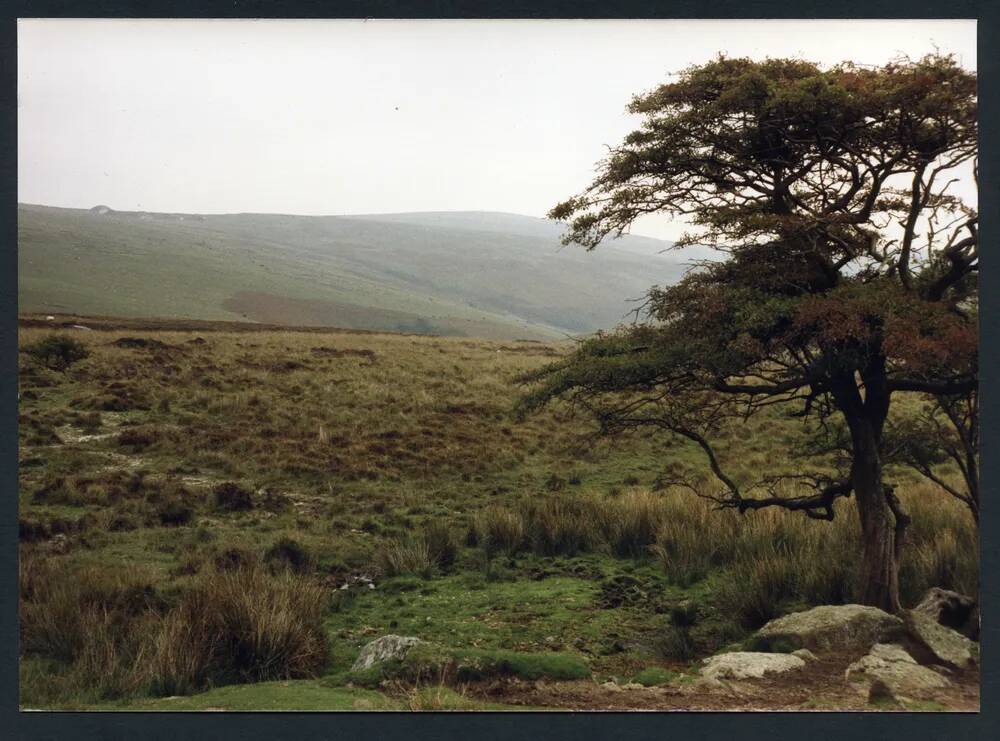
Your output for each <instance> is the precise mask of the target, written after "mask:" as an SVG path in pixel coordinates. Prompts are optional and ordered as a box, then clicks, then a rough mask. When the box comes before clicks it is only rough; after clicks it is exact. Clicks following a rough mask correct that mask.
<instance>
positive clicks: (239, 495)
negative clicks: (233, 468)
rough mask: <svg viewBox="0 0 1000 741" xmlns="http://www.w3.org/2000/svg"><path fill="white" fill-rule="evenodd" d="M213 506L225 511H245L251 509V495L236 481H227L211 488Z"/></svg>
mask: <svg viewBox="0 0 1000 741" xmlns="http://www.w3.org/2000/svg"><path fill="white" fill-rule="evenodd" d="M212 496H213V500H214V502H215V508H216V509H218V510H222V511H225V512H245V511H248V510H251V509H253V496H252V495H251V494H250V492H249V491H248V490H247V489H244V488H243V487H242V486H240V485H239V484H237V483H234V482H232V481H227V482H225V483H222V484H218V485H217V486H216V487H215V488H214V489H212Z"/></svg>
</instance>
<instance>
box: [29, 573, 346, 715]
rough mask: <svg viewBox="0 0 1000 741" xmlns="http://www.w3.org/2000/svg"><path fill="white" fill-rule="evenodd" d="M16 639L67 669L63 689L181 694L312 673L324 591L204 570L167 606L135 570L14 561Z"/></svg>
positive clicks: (318, 657) (321, 639) (318, 659)
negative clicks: (115, 572)
mask: <svg viewBox="0 0 1000 741" xmlns="http://www.w3.org/2000/svg"><path fill="white" fill-rule="evenodd" d="M19 576H20V592H21V601H20V624H21V646H22V651H23V652H24V654H25V655H27V656H31V657H37V658H39V659H43V660H49V661H53V662H56V664H57V665H61V666H64V667H66V669H65V670H64V671H61V672H59V673H60V674H61V675H62V676H63V679H62V680H61V684H62V691H63V692H64V693H65V694H66V695H67V696H70V697H74V698H80V697H90V698H92V699H114V698H119V697H127V696H137V695H144V694H152V695H174V694H186V693H190V692H193V691H197V690H199V689H204V688H205V687H208V686H212V685H220V684H228V683H240V682H255V681H265V680H270V679H294V678H300V677H310V676H315V675H316V674H317V673H318V672H319V671H320V670H321V669H322V668H323V667H324V666H325V664H326V662H327V658H328V648H327V637H326V633H325V631H324V629H323V624H322V615H323V611H324V608H325V605H326V592H325V590H323V589H322V588H321V587H319V586H318V585H316V584H314V583H312V582H310V581H308V580H304V579H301V578H297V577H295V576H293V575H292V574H290V573H287V572H285V573H281V574H278V575H272V574H270V573H268V572H266V571H264V570H261V569H259V568H242V569H235V570H232V571H227V572H219V571H209V572H207V573H206V574H204V575H203V576H202V577H201V578H200V580H199V581H198V582H197V584H196V585H195V586H194V587H193V588H192V589H190V590H189V591H187V592H185V593H184V594H183V595H182V596H181V597H180V598H179V600H178V601H177V602H176V604H170V603H169V602H168V601H167V600H165V599H164V598H163V597H162V596H161V595H160V594H159V593H158V592H157V591H156V590H155V589H154V588H153V587H152V586H151V585H150V584H149V583H148V582H144V581H141V580H139V579H138V577H137V576H135V575H132V574H131V573H129V574H128V575H125V574H122V575H111V574H108V573H107V572H103V571H98V570H96V569H89V570H83V571H79V570H71V569H68V568H65V567H63V566H56V565H53V564H51V563H48V562H43V561H39V560H38V559H35V558H32V557H30V556H29V557H22V559H21V562H20V574H19Z"/></svg>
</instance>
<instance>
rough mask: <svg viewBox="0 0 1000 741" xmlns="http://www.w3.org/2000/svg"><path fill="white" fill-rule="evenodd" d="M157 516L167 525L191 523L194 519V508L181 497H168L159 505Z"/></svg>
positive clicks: (174, 525)
mask: <svg viewBox="0 0 1000 741" xmlns="http://www.w3.org/2000/svg"><path fill="white" fill-rule="evenodd" d="M156 516H157V517H158V518H159V520H160V524H161V525H163V526H165V527H178V526H180V525H189V524H190V523H191V520H192V519H194V508H193V507H192V506H191V505H190V504H187V503H186V502H184V501H182V500H181V499H168V500H167V501H165V502H163V503H162V504H161V505H160V506H159V508H158V509H157V512H156Z"/></svg>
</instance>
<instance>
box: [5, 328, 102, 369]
mask: <svg viewBox="0 0 1000 741" xmlns="http://www.w3.org/2000/svg"><path fill="white" fill-rule="evenodd" d="M22 350H23V351H24V352H25V353H27V354H28V355H30V356H32V357H34V358H36V359H37V360H39V361H40V362H41V363H43V364H44V365H45V366H46V367H47V368H51V369H53V370H65V369H66V368H69V367H70V366H71V365H73V363H76V362H78V361H80V360H83V359H84V358H85V357H87V356H88V355H89V354H90V353H89V352H88V351H87V348H86V347H85V346H84V344H83V343H82V342H80V341H79V340H75V339H73V338H72V337H69V336H67V335H61V334H54V335H49V336H48V337H45V338H43V339H41V340H38V341H37V342H34V343H32V344H30V345H25V346H24V347H23V348H22Z"/></svg>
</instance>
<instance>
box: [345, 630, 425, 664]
mask: <svg viewBox="0 0 1000 741" xmlns="http://www.w3.org/2000/svg"><path fill="white" fill-rule="evenodd" d="M421 643H423V641H422V640H420V639H419V638H414V637H413V636H397V635H386V636H382V637H381V638H376V639H375V640H374V641H372V642H371V643H369V644H367V645H366V646H365V647H364V648H362V649H361V653H360V654H358V658H357V660H356V661H355V662H354V666H352V667H351V671H356V672H357V671H361V670H363V669H369V668H371V667H373V666H375V664H381V663H382V662H384V661H390V660H391V659H397V660H399V661H402V660H403V659H405V658H406V654H407V653H409V651H410V649H411V648H413V647H414V646H416V645H418V644H421Z"/></svg>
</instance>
